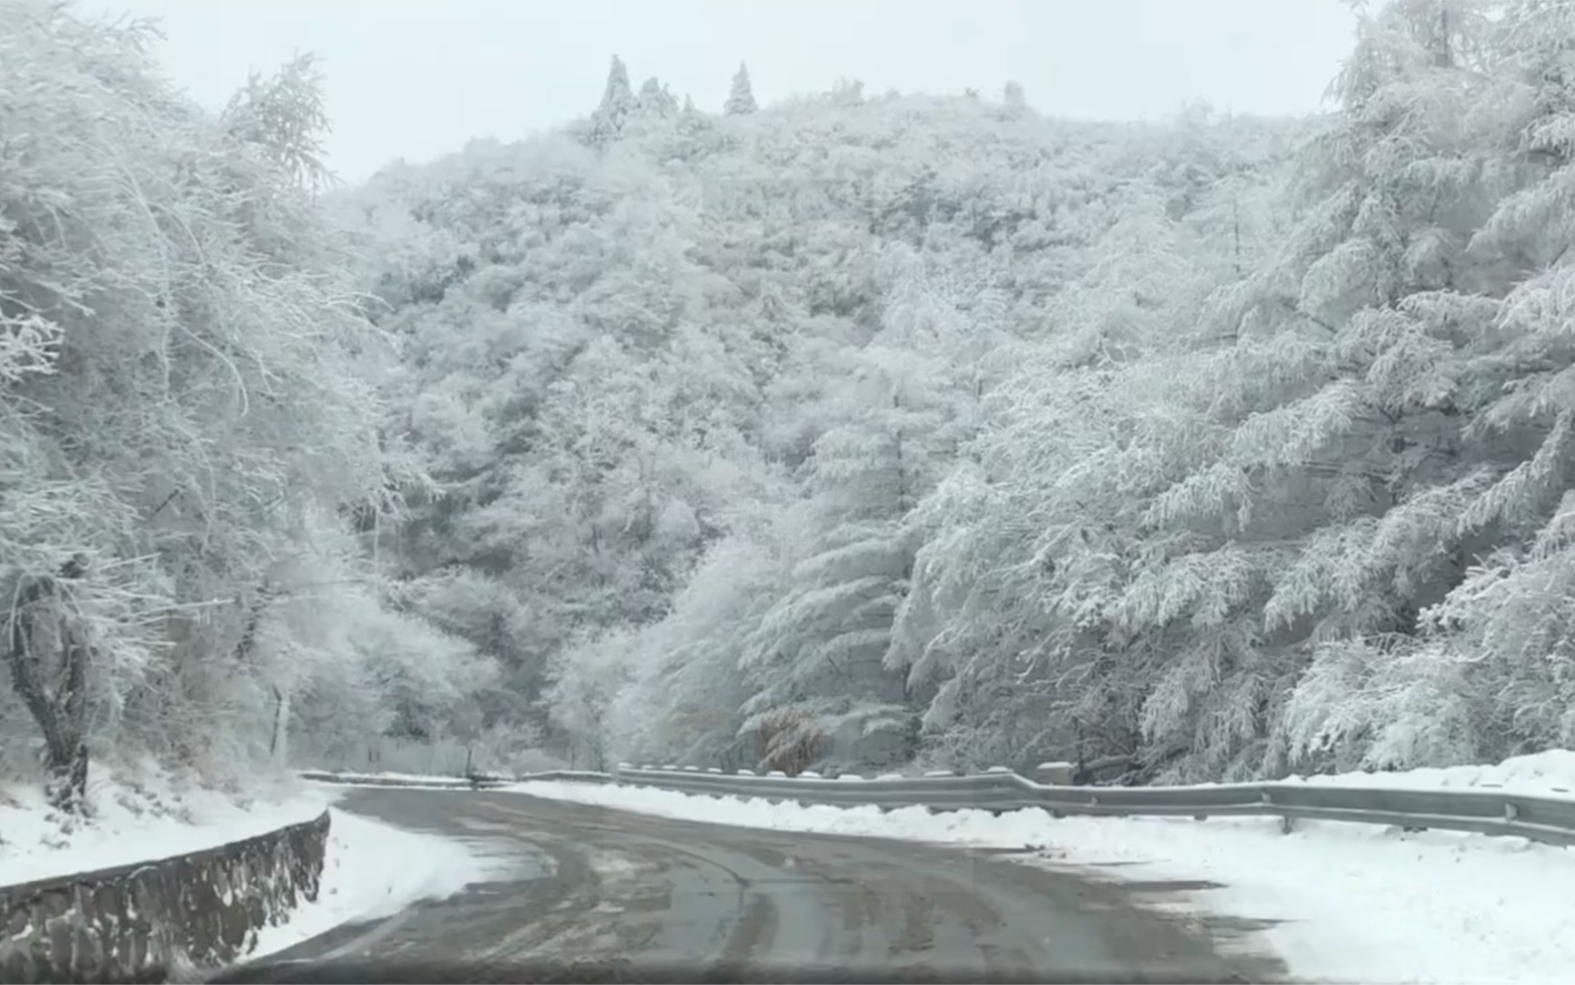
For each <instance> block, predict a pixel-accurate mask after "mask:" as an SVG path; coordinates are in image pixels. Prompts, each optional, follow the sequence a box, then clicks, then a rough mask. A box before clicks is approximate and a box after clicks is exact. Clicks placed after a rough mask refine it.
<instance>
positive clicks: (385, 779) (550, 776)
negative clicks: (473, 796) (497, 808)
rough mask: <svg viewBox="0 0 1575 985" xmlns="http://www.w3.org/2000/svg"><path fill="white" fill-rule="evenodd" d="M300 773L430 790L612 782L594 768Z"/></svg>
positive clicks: (315, 777)
mask: <svg viewBox="0 0 1575 985" xmlns="http://www.w3.org/2000/svg"><path fill="white" fill-rule="evenodd" d="M295 775H296V776H298V777H300V778H301V779H303V780H311V781H313V782H314V783H340V784H345V785H347V786H357V787H421V788H424V789H430V790H496V789H498V788H499V787H506V786H508V785H510V784H513V783H520V782H522V781H525V780H549V781H557V782H559V783H608V782H611V780H612V774H610V773H598V772H595V771H592V770H548V771H546V772H542V773H528V774H524V775H521V776H502V775H500V774H497V773H475V774H472V775H470V776H405V775H402V774H397V773H392V774H391V773H338V772H331V771H328V770H297V771H296V774H295Z"/></svg>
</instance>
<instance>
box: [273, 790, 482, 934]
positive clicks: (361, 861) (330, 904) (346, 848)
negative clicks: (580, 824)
mask: <svg viewBox="0 0 1575 985" xmlns="http://www.w3.org/2000/svg"><path fill="white" fill-rule="evenodd" d="M330 823H331V826H330V828H329V841H328V856H327V859H326V860H325V862H324V864H323V881H322V883H321V885H320V886H319V888H318V893H317V900H316V901H315V902H312V903H308V904H306V905H304V906H302V907H299V908H298V909H297V910H296V911H295V913H294V914H292V915H291V917H290V919H289V920H288V921H287V922H286V923H284V924H281V925H279V926H277V927H268V928H265V929H263V930H262V931H261V932H260V933H259V934H258V937H257V943H256V946H255V947H254V948H253V950H252V953H251V955H250V959H252V960H255V959H257V958H259V957H264V956H266V955H269V954H275V953H277V952H279V951H282V950H284V949H285V948H287V947H292V946H294V945H296V944H298V943H300V942H301V941H304V940H308V939H310V938H312V937H316V936H317V935H318V934H321V933H324V932H326V931H329V930H332V929H333V928H335V927H338V926H340V925H342V924H346V923H352V922H361V921H364V920H376V919H378V918H380V917H386V916H391V915H393V914H395V913H398V912H399V911H400V910H403V909H404V908H405V907H407V906H410V905H411V904H412V903H415V902H416V901H418V900H423V899H442V898H444V897H448V896H452V895H453V894H455V893H457V892H459V891H460V890H461V889H463V888H465V886H467V885H469V884H471V883H475V882H482V881H485V880H488V879H497V878H502V877H504V876H505V875H506V873H507V871H508V870H509V869H510V867H511V863H510V861H509V859H508V858H507V857H506V856H503V855H494V854H490V853H488V852H487V851H486V850H485V849H483V848H481V847H479V843H476V842H467V841H460V840H458V839H454V838H445V837H442V836H440V835H433V834H427V833H425V832H418V831H407V830H404V829H402V828H397V827H394V826H393V825H389V824H384V823H382V822H379V821H373V820H369V819H367V818H364V817H360V816H358V815H355V814H348V813H345V812H344V811H339V810H335V811H334V812H333V817H332V819H331V822H330ZM390 859H398V860H399V864H398V865H390V864H389V860H390Z"/></svg>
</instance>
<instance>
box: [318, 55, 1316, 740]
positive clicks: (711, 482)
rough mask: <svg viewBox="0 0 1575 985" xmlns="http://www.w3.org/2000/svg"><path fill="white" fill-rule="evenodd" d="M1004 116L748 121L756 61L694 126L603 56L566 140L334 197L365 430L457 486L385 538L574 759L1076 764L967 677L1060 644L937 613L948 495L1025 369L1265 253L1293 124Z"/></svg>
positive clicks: (1143, 333)
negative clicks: (353, 273) (816, 749)
mask: <svg viewBox="0 0 1575 985" xmlns="http://www.w3.org/2000/svg"><path fill="white" fill-rule="evenodd" d="M1008 96H1009V98H1008V99H1006V100H1005V101H991V100H985V99H981V98H978V97H964V96H958V97H924V96H900V95H896V94H892V95H888V96H884V97H878V98H867V97H865V96H864V95H863V94H862V93H861V92H860V89H859V87H858V86H857V85H855V84H843V85H840V86H839V87H838V88H837V89H835V90H834V91H832V92H830V93H828V94H824V95H821V96H815V97H807V98H802V99H800V100H796V101H794V102H792V103H790V104H787V105H782V106H775V107H771V108H767V109H762V110H758V111H757V110H755V108H754V106H753V99H752V97H751V96H750V94H749V90H748V79H747V75H743V74H741V75H740V78H739V80H738V81H737V83H736V84H735V89H734V97H733V99H732V100H730V103H729V107H728V109H729V111H728V112H727V113H725V114H723V115H720V116H717V115H708V114H703V113H700V112H697V111H696V110H695V109H694V108H693V107H692V106H691V107H684V108H679V107H678V105H677V102H676V100H674V99H672V98H671V97H670V96H668V95H667V93H666V92H665V91H664V89H663V88H662V87H661V86H660V84H659V83H657V82H655V81H654V80H653V81H651V82H648V83H646V85H645V86H644V87H643V88H642V89H641V92H640V94H639V95H638V96H636V95H635V94H634V93H632V92H631V90H630V87H629V86H628V83H627V76H626V75H625V73H624V68H623V66H622V65H621V64H618V63H615V64H614V66H613V70H612V73H611V78H610V80H609V83H608V89H607V95H606V97H605V99H604V101H603V104H602V106H601V107H600V108H599V109H598V110H597V112H596V113H595V114H594V115H592V116H591V117H590V118H589V119H587V120H584V121H581V122H580V123H578V124H576V125H575V126H572V127H570V128H568V129H567V130H566V131H565V132H561V133H557V134H552V135H548V136H543V137H539V138H537V139H533V140H529V141H525V142H523V143H518V144H512V145H506V146H504V145H498V144H492V143H489V144H477V145H473V146H472V147H470V148H469V149H467V150H466V151H465V152H464V153H461V154H457V155H455V156H453V157H451V158H449V159H446V160H443V161H440V162H437V163H435V164H433V165H430V166H427V167H421V168H408V167H399V168H394V169H390V170H389V171H387V172H385V173H383V174H381V175H379V176H378V177H377V178H375V179H374V180H373V181H372V182H371V183H370V185H369V187H366V188H363V189H358V190H356V191H355V192H354V194H353V195H351V196H349V197H348V201H345V202H342V203H341V207H342V208H343V209H344V210H345V212H346V213H347V214H348V215H349V216H350V217H351V220H352V221H353V222H354V223H356V224H357V225H358V226H359V227H360V228H361V230H362V231H363V234H364V235H368V236H369V237H370V242H369V243H368V244H367V248H366V252H367V255H368V256H370V257H373V258H375V261H374V263H373V265H372V274H371V283H373V284H375V291H376V293H377V294H378V295H379V296H380V297H381V298H382V300H383V301H385V302H386V303H387V305H388V307H387V308H386V309H380V310H379V313H378V314H377V315H376V316H375V317H376V319H377V321H378V322H379V324H380V325H382V326H383V327H384V328H387V329H390V330H392V331H394V332H395V333H396V334H397V335H398V336H399V337H400V338H401V339H402V342H403V345H404V354H405V362H406V366H407V372H406V374H405V377H404V379H403V380H402V390H401V399H400V400H399V401H398V402H399V403H400V404H401V405H403V406H406V407H409V411H408V413H402V414H400V415H399V418H398V420H397V421H395V422H391V425H390V428H391V430H392V431H395V432H399V433H401V434H402V435H405V436H408V440H411V441H413V442H414V444H415V445H416V446H417V447H419V448H420V449H422V451H423V452H424V453H425V454H426V456H427V457H428V461H429V462H430V465H431V468H432V472H433V475H434V476H435V477H437V478H438V479H439V481H440V482H441V483H442V485H443V487H444V495H443V497H442V498H441V499H439V500H434V501H432V502H429V503H424V504H423V505H422V506H421V507H420V508H419V509H418V510H417V513H416V515H415V516H414V517H412V518H411V520H410V521H409V522H407V523H405V524H404V525H403V526H401V527H398V528H397V529H394V530H390V531H389V532H388V533H387V535H386V537H385V539H384V548H383V549H384V554H385V556H386V557H389V558H397V559H398V561H397V563H398V564H400V565H401V566H402V567H403V571H402V572H401V573H402V575H403V576H405V577H407V578H408V579H409V581H408V582H407V584H406V586H405V587H406V590H407V591H408V598H409V600H410V604H411V606H412V607H413V608H414V610H415V611H418V612H420V613H421V614H423V615H425V616H427V617H428V618H431V619H434V620H436V621H437V622H438V623H440V624H441V625H443V626H445V627H447V628H450V629H452V630H453V631H455V632H457V633H459V634H461V635H463V636H465V637H467V638H469V639H471V640H473V641H475V643H476V644H477V645H478V646H479V647H480V648H481V649H482V650H484V651H486V652H488V653H491V654H495V655H497V656H499V657H501V658H502V660H503V661H504V663H505V664H506V665H507V666H508V667H509V668H510V671H511V675H512V686H511V687H510V689H509V694H508V698H509V700H513V701H514V702H515V703H516V708H517V712H518V714H520V715H522V716H524V717H526V718H527V719H529V718H530V717H531V716H532V715H533V714H536V713H537V712H536V710H535V709H533V708H532V706H531V705H532V703H533V702H540V703H539V709H540V711H542V712H545V713H546V714H548V715H550V718H551V722H552V726H553V727H551V728H549V731H548V736H547V737H548V739H549V741H550V742H554V743H556V742H563V743H567V744H569V745H570V746H571V748H572V750H573V752H574V754H575V758H576V760H577V761H579V762H585V763H592V764H598V765H599V764H602V763H605V762H606V760H607V757H608V756H610V755H615V754H626V755H631V756H633V755H640V756H644V757H647V758H651V757H655V758H659V759H662V760H664V761H665V760H670V759H671V760H677V759H684V760H694V761H697V762H703V763H705V764H707V765H711V764H714V763H726V764H728V765H754V764H755V763H756V761H757V760H758V759H760V758H762V755H764V756H766V757H768V758H769V757H771V756H775V755H776V753H774V752H772V751H771V750H770V749H763V748H760V747H759V746H760V732H761V728H760V727H761V726H762V725H764V726H765V727H766V731H767V732H768V733H772V734H775V733H780V739H779V741H780V742H781V743H783V744H785V745H786V744H791V742H792V741H794V733H793V731H791V730H784V729H781V728H779V727H778V726H780V725H783V724H786V723H787V722H788V721H789V720H791V721H792V722H794V723H796V724H797V725H798V726H800V727H801V728H802V729H804V730H810V729H813V730H814V731H818V732H823V733H825V734H826V736H827V739H826V740H822V741H823V743H825V744H826V748H825V750H824V752H825V754H826V755H828V756H831V757H832V758H833V759H839V758H840V759H841V760H842V761H843V762H844V763H846V764H851V763H852V762H855V761H857V762H866V763H867V762H869V761H870V760H871V759H872V758H873V759H875V760H881V761H890V760H907V759H910V758H911V757H913V756H914V755H915V754H916V753H917V752H918V751H919V750H920V749H921V748H923V749H924V750H925V751H926V752H928V753H932V754H939V755H943V756H945V757H947V758H952V757H960V758H962V759H965V760H969V761H972V760H976V759H977V758H978V757H980V756H983V757H985V758H987V759H992V760H999V759H1001V758H1002V757H1003V756H1006V755H1008V753H1007V750H1011V753H1010V758H1011V759H1013V760H1017V759H1021V758H1022V757H1023V756H1036V755H1037V756H1040V757H1041V758H1042V757H1044V756H1046V755H1049V749H1050V748H1051V747H1052V746H1053V745H1055V744H1057V743H1060V742H1062V741H1063V740H1064V738H1065V735H1064V734H1063V733H1064V732H1065V730H1064V729H1056V728H1053V727H1052V726H1053V725H1054V724H1055V723H1056V722H1058V721H1060V720H1064V719H1065V717H1066V715H1065V712H1064V711H1063V710H1060V709H1056V710H1052V708H1053V705H1054V704H1055V703H1057V702H1058V701H1059V700H1060V697H1059V696H1057V695H1052V694H1050V693H1048V692H1047V693H1044V694H1035V695H1030V694H1029V693H1028V692H1027V691H1025V690H1022V689H1020V688H1014V689H1013V690H1015V691H1017V692H1018V694H1017V699H1020V700H1021V703H1020V704H1014V705H1010V706H1008V705H1006V704H1003V703H1002V702H1001V700H1000V698H999V695H997V694H996V693H995V691H996V690H997V689H998V688H999V687H1000V686H1001V685H1002V684H1004V683H1005V681H1006V680H1007V679H1015V675H1016V674H1017V673H1018V671H1015V670H1014V671H1007V673H1009V674H1010V675H1012V677H1010V678H1007V679H1003V678H1001V677H1000V676H999V672H997V671H994V670H986V669H985V667H984V665H979V666H977V667H972V666H968V665H965V664H964V663H962V662H958V657H959V656H961V655H962V654H964V653H971V654H972V655H973V656H974V657H975V658H977V657H982V656H984V655H983V654H982V653H980V652H978V648H979V641H978V640H977V639H973V638H970V639H968V640H966V641H965V640H964V639H963V637H962V636H960V635H957V634H961V633H968V634H974V633H978V632H986V633H989V634H991V635H992V636H993V637H994V640H993V642H992V643H991V644H990V645H991V646H994V647H999V648H1001V650H1000V652H1002V653H1011V652H1013V651H1020V650H1023V649H1024V648H1025V647H1035V648H1036V647H1039V646H1041V645H1042V644H1043V643H1044V642H1047V641H1044V640H1036V639H1034V637H1035V636H1036V635H1037V633H1036V631H1033V630H1029V629H1028V628H1027V627H1026V626H1025V627H1023V629H1022V630H1020V631H1018V635H1016V636H1014V637H1011V638H1009V637H1008V635H1006V634H1003V633H1002V632H1001V630H1002V629H1003V628H1004V627H1003V626H1001V625H992V624H994V623H997V621H998V619H999V615H998V614H996V613H993V612H991V613H986V612H984V611H963V610H962V609H955V610H954V611H948V610H953V607H954V603H953V601H952V600H950V599H949V598H943V595H944V594H945V593H947V592H949V591H950V589H949V588H948V587H947V581H948V580H949V579H951V578H954V577H956V576H957V575H958V574H961V571H960V570H959V571H947V570H944V569H943V568H942V567H937V566H936V565H937V561H943V562H944V561H952V562H963V563H971V562H966V560H965V558H964V556H963V555H961V554H957V553H954V552H953V551H952V549H951V548H949V547H945V546H943V545H945V544H948V543H956V542H957V538H958V537H959V536H965V535H964V534H963V531H962V530H961V529H960V528H957V529H953V525H954V524H956V523H958V522H961V521H963V520H964V518H965V515H966V514H968V513H971V512H973V511H975V510H976V509H977V508H978V506H980V505H982V504H971V505H968V506H966V507H963V512H962V513H958V514H956V515H955V516H953V515H952V514H951V511H952V510H953V508H954V507H953V505H951V504H956V503H957V502H958V501H957V497H958V496H959V495H961V494H963V491H964V489H965V488H968V487H969V486H968V484H971V483H973V482H975V481H976V480H975V479H974V477H975V476H976V475H978V476H983V475H985V474H989V473H996V472H999V475H998V476H997V478H998V479H999V480H1000V481H1002V482H1007V483H1011V482H1018V481H1026V480H1029V479H1030V476H1029V475H1028V474H1018V473H1019V470H1018V469H1017V468H1016V467H1005V466H1004V463H1002V465H1001V466H998V465H997V464H996V463H994V462H993V455H992V453H991V452H990V451H989V446H990V442H992V441H993V440H995V435H996V434H998V433H999V428H1000V427H1001V426H1003V425H1005V424H1006V422H1007V418H1006V416H1004V415H1007V414H1009V413H1010V410H1009V408H1010V406H1011V405H1012V404H1013V403H1014V402H1016V401H1017V400H1018V399H1020V397H1017V396H1009V394H1012V393H1014V388H1015V387H1018V386H1020V385H1021V377H1020V376H1019V373H1020V370H1021V368H1022V367H1023V366H1024V365H1025V363H1026V361H1029V360H1034V359H1052V360H1058V361H1060V362H1063V363H1066V364H1067V369H1068V371H1072V370H1071V365H1072V364H1073V363H1082V364H1085V365H1087V366H1089V367H1093V366H1095V365H1096V364H1099V363H1103V362H1107V361H1109V360H1110V359H1113V358H1114V359H1120V358H1123V357H1122V356H1121V355H1120V354H1121V353H1122V352H1124V351H1126V350H1127V349H1128V348H1131V347H1135V346H1140V345H1142V344H1143V343H1144V341H1145V339H1146V338H1147V337H1148V336H1150V335H1152V334H1155V333H1158V334H1160V335H1168V334H1173V333H1174V332H1176V331H1178V330H1180V329H1181V328H1182V327H1184V326H1186V325H1187V323H1188V321H1189V320H1190V319H1192V318H1193V317H1195V314H1196V312H1197V310H1198V304H1199V301H1200V300H1201V297H1202V295H1203V294H1204V293H1206V291H1207V289H1208V288H1210V287H1212V286H1215V285H1217V284H1219V283H1221V282H1222V281H1223V280H1224V279H1226V278H1228V277H1230V276H1232V275H1233V272H1234V271H1237V270H1246V269H1250V268H1252V267H1253V266H1255V265H1257V264H1258V263H1259V262H1260V261H1261V260H1262V258H1263V257H1264V256H1265V255H1266V253H1267V251H1268V249H1269V247H1270V245H1271V243H1272V239H1273V237H1274V236H1275V235H1276V223H1277V222H1278V221H1279V219H1278V218H1277V213H1276V207H1275V203H1276V201H1277V196H1278V186H1279V184H1280V183H1281V179H1282V174H1283V172H1284V170H1285V169H1284V166H1283V165H1284V162H1285V161H1286V160H1287V159H1288V157H1289V155H1290V151H1291V148H1292V147H1293V139H1294V138H1295V137H1296V136H1297V135H1299V134H1300V133H1302V132H1304V131H1305V130H1306V125H1305V124H1303V123H1298V122H1288V123H1270V122H1263V121H1257V120H1243V119H1228V118H1220V117H1218V116H1216V115H1214V114H1211V113H1209V111H1208V110H1207V109H1203V108H1198V109H1193V110H1191V111H1189V112H1187V113H1185V114H1184V115H1183V116H1181V117H1180V118H1179V119H1178V120H1177V121H1176V122H1174V123H1171V124H1167V125H1164V126H1151V127H1139V126H1118V125H1108V124H1075V123H1066V122H1061V121H1055V120H1047V119H1043V118H1041V117H1040V116H1039V115H1038V114H1036V113H1034V112H1033V111H1031V110H1030V109H1028V108H1027V107H1026V105H1025V104H1024V102H1023V100H1022V98H1021V94H1020V93H1019V94H1016V96H1015V98H1014V97H1013V94H1012V93H1011V92H1010V91H1009V93H1008ZM1133 351H1134V352H1135V351H1136V350H1135V349H1134V350H1133ZM1035 375H1036V376H1038V377H1040V379H1041V380H1042V382H1043V384H1044V385H1045V387H1046V388H1047V389H1046V392H1047V393H1050V392H1057V391H1062V390H1063V389H1064V386H1065V384H1064V383H1061V382H1057V381H1056V380H1055V379H1054V377H1053V376H1048V375H1045V374H1044V371H1043V370H1040V371H1036V373H1035ZM980 469H984V470H985V471H984V472H980ZM1028 471H1030V472H1032V471H1037V469H1030V470H1028ZM958 483H964V484H965V485H963V486H959V485H958ZM1005 488H1006V487H1004V486H1003V487H1002V489H1001V491H1002V492H1003V493H1004V492H1005ZM959 505H960V504H959ZM999 519H1000V520H1001V521H1003V522H1007V523H1012V524H1015V523H1019V522H1021V520H1022V519H1023V518H1019V517H1014V516H1012V511H1011V509H1008V511H1007V512H1004V513H1002V514H1001V515H1000V517H999ZM980 533H981V534H982V533H983V531H980ZM1025 533H1026V531H1025ZM985 536H988V537H994V536H996V535H995V534H993V533H992V534H987V535H985ZM1030 536H1031V535H1030ZM978 546H979V547H980V548H983V549H985V550H987V551H988V550H990V548H988V547H987V546H986V545H985V544H983V543H981V544H979V545H978ZM1023 546H1024V547H1025V548H1026V549H1028V550H1034V549H1035V548H1033V547H1032V546H1030V544H1029V542H1028V541H1024V544H1023ZM937 552H940V553H939V554H937ZM941 555H947V556H946V557H942V556H941ZM998 560H1000V561H1002V562H1006V563H1008V564H1014V565H1015V564H1016V563H1018V561H1017V559H1011V558H1007V557H1001V558H999V559H998ZM959 601H960V600H959ZM1002 601H1005V600H1004V599H1002ZM1024 601H1026V600H1024ZM937 616H939V617H940V621H939V622H937V621H936V618H937ZM1008 617H1009V618H1013V619H1018V618H1020V616H1018V615H1015V614H1009V616H1008ZM976 620H977V625H974V623H975V621H976ZM943 631H944V635H943ZM946 637H952V638H953V641H952V642H947V640H946ZM1013 656H1014V657H1015V656H1016V654H1015V653H1013ZM992 659H993V658H992ZM948 682H951V683H948ZM544 687H547V688H549V690H547V691H543V688H544ZM542 698H545V699H546V700H545V701H544V702H542V701H541V699H542ZM926 715H928V716H929V718H930V720H931V721H930V726H931V727H930V729H929V730H928V731H926V732H924V734H922V735H921V728H920V720H921V718H922V717H924V716H926ZM981 715H984V716H986V717H981ZM779 720H780V721H779Z"/></svg>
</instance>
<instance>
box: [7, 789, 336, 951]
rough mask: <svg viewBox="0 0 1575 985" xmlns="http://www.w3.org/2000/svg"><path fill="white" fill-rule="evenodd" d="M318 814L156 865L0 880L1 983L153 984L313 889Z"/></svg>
mask: <svg viewBox="0 0 1575 985" xmlns="http://www.w3.org/2000/svg"><path fill="white" fill-rule="evenodd" d="M327 842H328V812H327V811H324V812H323V814H322V816H321V817H318V818H316V819H315V820H312V821H306V822H304V823H301V824H295V825H291V826H290V827H288V828H283V829H281V830H279V831H274V832H270V833H269V834H265V835H259V836H258V837H256V838H248V839H246V840H245V841H237V842H232V843H231V844H228V845H221V846H219V847H218V848H210V849H208V850H206V851H200V852H193V853H192V854H190V855H181V856H177V857H175V858H168V859H163V860H160V861H157V862H143V863H138V864H136V865H125V866H120V867H118V868H114V869H103V870H101V871H98V872H88V873H83V874H80V875H73V876H65V877H63V878H60V879H48V880H41V881H38V882H28V883H22V884H21V885H18V886H3V887H0V982H162V981H166V980H168V979H169V977H170V976H171V975H177V974H179V973H180V972H179V971H178V969H180V968H190V967H192V966H195V967H199V968H215V967H219V966H222V965H226V964H229V963H231V962H232V961H235V960H236V959H237V958H240V957H244V956H245V955H246V953H247V952H248V951H249V950H250V949H251V947H252V943H253V938H254V935H255V934H256V932H257V931H258V930H259V929H261V928H263V927H267V926H271V925H273V924H275V923H278V922H279V921H280V920H281V919H282V918H283V917H284V916H286V915H287V914H288V913H289V912H290V911H291V910H292V909H293V908H294V907H295V906H296V905H297V904H298V903H301V902H304V901H310V900H315V899H316V898H317V888H318V881H319V880H320V879H321V877H322V873H323V854H324V851H325V849H326V847H327Z"/></svg>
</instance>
